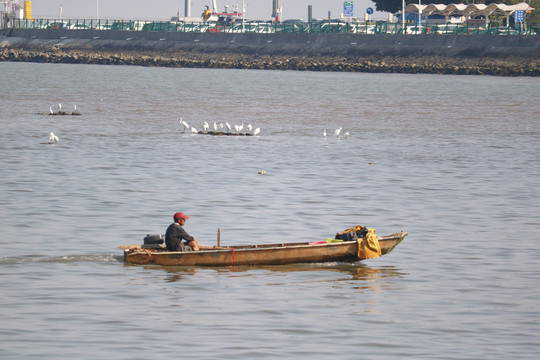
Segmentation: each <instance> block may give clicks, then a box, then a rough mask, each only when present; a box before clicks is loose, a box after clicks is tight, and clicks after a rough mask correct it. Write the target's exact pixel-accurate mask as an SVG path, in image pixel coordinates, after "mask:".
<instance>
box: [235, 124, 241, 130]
mask: <svg viewBox="0 0 540 360" xmlns="http://www.w3.org/2000/svg"><path fill="white" fill-rule="evenodd" d="M234 130H236V132H240V126H238V125H236V124H235V125H234Z"/></svg>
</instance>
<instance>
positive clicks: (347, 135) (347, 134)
mask: <svg viewBox="0 0 540 360" xmlns="http://www.w3.org/2000/svg"><path fill="white" fill-rule="evenodd" d="M349 135H351V133H350V132H348V131H347V132H346V133H345V134H343V137H344V138H345V139H346V138H348V137H349Z"/></svg>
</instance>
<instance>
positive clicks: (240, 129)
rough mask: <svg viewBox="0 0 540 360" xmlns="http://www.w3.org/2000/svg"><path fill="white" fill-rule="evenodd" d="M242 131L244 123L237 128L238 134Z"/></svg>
mask: <svg viewBox="0 0 540 360" xmlns="http://www.w3.org/2000/svg"><path fill="white" fill-rule="evenodd" d="M242 129H244V123H242V125H240V126H239V127H238V132H240V131H242Z"/></svg>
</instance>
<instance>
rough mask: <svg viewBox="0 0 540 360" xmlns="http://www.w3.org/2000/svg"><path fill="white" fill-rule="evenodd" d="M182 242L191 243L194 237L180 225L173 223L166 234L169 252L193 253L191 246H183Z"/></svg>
mask: <svg viewBox="0 0 540 360" xmlns="http://www.w3.org/2000/svg"><path fill="white" fill-rule="evenodd" d="M182 240H186V241H187V242H190V241H192V240H194V239H193V236H191V235H189V234H188V233H187V232H186V230H184V228H183V227H182V226H180V224H178V223H172V224H171V225H169V227H168V228H167V232H166V233H165V245H167V250H169V251H191V250H193V249H192V248H191V246H188V245H186V244H182Z"/></svg>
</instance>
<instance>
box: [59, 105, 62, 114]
mask: <svg viewBox="0 0 540 360" xmlns="http://www.w3.org/2000/svg"><path fill="white" fill-rule="evenodd" d="M60 111H62V104H58V112H60Z"/></svg>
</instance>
